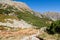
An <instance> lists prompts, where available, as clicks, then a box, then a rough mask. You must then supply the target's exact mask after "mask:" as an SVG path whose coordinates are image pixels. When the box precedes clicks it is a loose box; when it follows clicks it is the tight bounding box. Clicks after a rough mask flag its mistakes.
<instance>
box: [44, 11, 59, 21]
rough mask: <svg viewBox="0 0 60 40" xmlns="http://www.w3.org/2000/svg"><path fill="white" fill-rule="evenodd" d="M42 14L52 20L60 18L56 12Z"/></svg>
mask: <svg viewBox="0 0 60 40" xmlns="http://www.w3.org/2000/svg"><path fill="white" fill-rule="evenodd" d="M44 15H45V16H46V17H48V18H49V19H52V20H53V21H56V20H60V13H58V12H45V13H44Z"/></svg>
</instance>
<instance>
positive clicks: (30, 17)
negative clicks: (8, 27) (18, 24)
mask: <svg viewBox="0 0 60 40" xmlns="http://www.w3.org/2000/svg"><path fill="white" fill-rule="evenodd" d="M1 6H2V5H1ZM13 13H14V14H13ZM0 14H2V15H3V14H7V15H4V16H2V17H0V19H2V18H6V17H7V18H9V17H11V18H14V15H15V16H16V17H18V18H19V19H23V20H25V21H26V22H27V23H29V24H32V25H34V26H37V27H38V28H40V27H45V26H47V25H49V21H50V20H49V19H47V18H39V17H37V16H35V15H34V14H31V12H29V11H26V10H25V12H21V11H20V10H18V9H17V8H15V7H14V6H10V5H8V6H7V7H6V8H5V9H4V7H3V8H2V7H1V9H0ZM8 14H13V15H12V16H11V15H10V16H9V15H8ZM2 20H3V19H2Z"/></svg>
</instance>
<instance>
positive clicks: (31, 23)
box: [0, 0, 51, 28]
mask: <svg viewBox="0 0 60 40" xmlns="http://www.w3.org/2000/svg"><path fill="white" fill-rule="evenodd" d="M50 21H51V20H49V19H48V18H47V17H45V16H44V15H42V14H40V13H38V12H34V11H33V10H32V9H30V8H29V7H28V6H27V5H26V4H25V3H22V2H15V1H11V0H2V1H0V25H1V26H8V27H20V28H31V27H35V26H36V27H39V28H40V27H44V26H47V25H49V24H50Z"/></svg>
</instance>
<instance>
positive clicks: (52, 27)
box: [47, 20, 60, 34]
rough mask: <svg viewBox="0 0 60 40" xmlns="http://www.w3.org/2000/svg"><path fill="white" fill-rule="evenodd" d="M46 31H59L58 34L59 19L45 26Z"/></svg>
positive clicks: (59, 27)
mask: <svg viewBox="0 0 60 40" xmlns="http://www.w3.org/2000/svg"><path fill="white" fill-rule="evenodd" d="M47 31H48V33H59V34H60V20H57V21H54V22H53V23H51V25H50V26H49V27H48V28H47Z"/></svg>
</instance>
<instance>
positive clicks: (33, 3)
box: [15, 0, 60, 12]
mask: <svg viewBox="0 0 60 40" xmlns="http://www.w3.org/2000/svg"><path fill="white" fill-rule="evenodd" d="M15 1H20V2H25V3H26V4H27V5H28V6H29V7H30V8H31V9H32V10H34V11H37V12H48V11H51V12H52V11H53V12H60V0H15Z"/></svg>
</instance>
